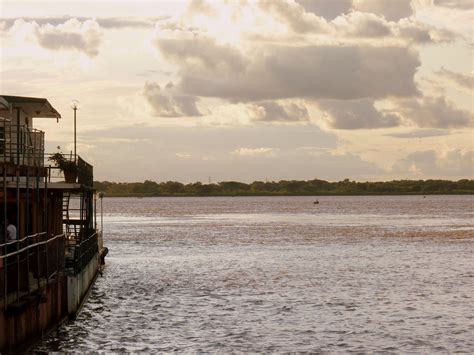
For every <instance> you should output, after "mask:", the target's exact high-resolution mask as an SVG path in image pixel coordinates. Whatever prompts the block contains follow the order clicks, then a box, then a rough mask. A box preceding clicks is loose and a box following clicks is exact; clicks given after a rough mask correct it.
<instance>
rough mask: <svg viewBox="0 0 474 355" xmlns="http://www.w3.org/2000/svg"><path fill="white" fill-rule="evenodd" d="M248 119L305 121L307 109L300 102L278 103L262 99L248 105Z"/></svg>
mask: <svg viewBox="0 0 474 355" xmlns="http://www.w3.org/2000/svg"><path fill="white" fill-rule="evenodd" d="M247 109H248V111H249V116H250V119H252V120H255V121H266V122H277V121H282V122H297V121H307V120H308V118H309V116H308V109H307V108H306V106H305V105H303V104H300V103H294V102H291V103H286V104H285V103H278V102H275V101H264V102H258V103H255V104H250V105H248V108H247Z"/></svg>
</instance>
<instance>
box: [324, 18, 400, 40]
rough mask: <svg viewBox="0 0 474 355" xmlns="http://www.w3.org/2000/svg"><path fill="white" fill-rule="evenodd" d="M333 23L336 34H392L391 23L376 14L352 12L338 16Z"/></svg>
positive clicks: (373, 36)
mask: <svg viewBox="0 0 474 355" xmlns="http://www.w3.org/2000/svg"><path fill="white" fill-rule="evenodd" d="M332 24H333V25H334V30H335V34H339V35H340V34H343V35H345V36H349V37H365V38H376V37H385V36H389V35H392V29H391V27H390V24H389V23H388V22H387V21H386V20H385V19H384V18H382V17H379V16H377V15H375V14H366V13H362V12H358V11H356V12H351V13H350V14H348V15H343V16H340V17H338V18H336V19H335V20H334V21H333V22H332Z"/></svg>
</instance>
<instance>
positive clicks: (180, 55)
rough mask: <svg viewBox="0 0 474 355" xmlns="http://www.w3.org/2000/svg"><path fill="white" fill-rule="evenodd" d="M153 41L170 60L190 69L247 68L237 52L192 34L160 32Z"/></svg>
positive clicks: (210, 39)
mask: <svg viewBox="0 0 474 355" xmlns="http://www.w3.org/2000/svg"><path fill="white" fill-rule="evenodd" d="M153 42H154V44H155V46H156V47H157V49H158V50H159V51H160V52H161V54H162V55H163V56H164V57H165V58H166V59H168V60H169V61H171V62H174V63H176V64H179V65H181V66H182V67H183V68H185V69H186V70H213V71H215V72H220V71H242V70H243V69H244V61H245V60H244V58H243V56H242V54H241V53H240V52H239V51H238V50H237V49H235V48H233V47H231V46H230V45H227V44H219V43H217V42H216V40H214V39H213V38H210V37H206V36H204V35H200V34H197V33H194V32H191V31H179V30H176V31H170V30H159V31H158V32H157V34H156V37H155V39H154V41H153Z"/></svg>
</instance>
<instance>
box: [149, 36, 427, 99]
mask: <svg viewBox="0 0 474 355" xmlns="http://www.w3.org/2000/svg"><path fill="white" fill-rule="evenodd" d="M205 43H207V42H205ZM187 44H189V46H188V45H187ZM201 45H202V44H199V43H198V44H194V46H195V47H201ZM158 47H159V49H160V51H161V53H162V54H163V55H164V56H165V57H167V58H170V59H171V60H172V61H174V62H175V63H177V64H179V65H180V67H181V81H180V83H179V84H178V85H179V87H180V89H181V90H182V92H184V93H186V94H188V95H193V96H206V97H219V98H223V99H228V100H231V101H236V102H237V101H265V100H274V99H285V98H295V97H300V98H301V97H310V98H319V99H323V98H328V99H358V98H365V97H372V98H381V97H385V96H411V95H415V94H417V89H416V86H415V83H414V80H413V77H414V74H415V72H416V70H417V67H418V66H419V65H420V62H419V59H418V55H417V53H416V52H415V51H412V50H410V49H408V48H404V47H386V48H379V47H371V46H342V47H336V46H306V47H292V46H266V47H261V48H259V49H258V50H255V51H253V52H252V56H251V57H250V56H249V57H244V56H243V55H242V54H240V52H238V51H236V50H234V51H231V50H230V49H229V48H228V47H227V46H225V45H218V44H216V43H211V44H209V45H208V46H204V47H205V48H208V49H209V51H210V52H212V53H214V56H212V59H208V56H209V52H203V50H199V51H198V50H197V49H196V48H195V47H193V45H192V42H188V40H185V41H184V42H181V43H175V44H173V45H166V46H163V45H159V46H158ZM229 51H230V53H229ZM226 58H230V62H231V64H229V63H226V62H227V59H226ZM206 63H208V64H206ZM211 63H214V65H211ZM232 63H236V64H232ZM392 63H397V65H393V64H392ZM196 64H201V65H196ZM239 67H242V68H245V70H237V68H239Z"/></svg>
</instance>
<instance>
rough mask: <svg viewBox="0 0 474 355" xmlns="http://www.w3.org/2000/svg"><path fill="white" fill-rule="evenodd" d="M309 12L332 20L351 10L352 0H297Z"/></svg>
mask: <svg viewBox="0 0 474 355" xmlns="http://www.w3.org/2000/svg"><path fill="white" fill-rule="evenodd" d="M296 2H297V3H298V4H300V5H301V6H303V7H304V9H305V10H306V11H307V12H312V13H314V14H315V15H317V16H321V17H324V18H325V19H326V20H332V19H334V18H336V17H337V16H339V15H342V14H344V13H347V12H349V10H350V9H351V7H352V0H331V1H328V0H296Z"/></svg>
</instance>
